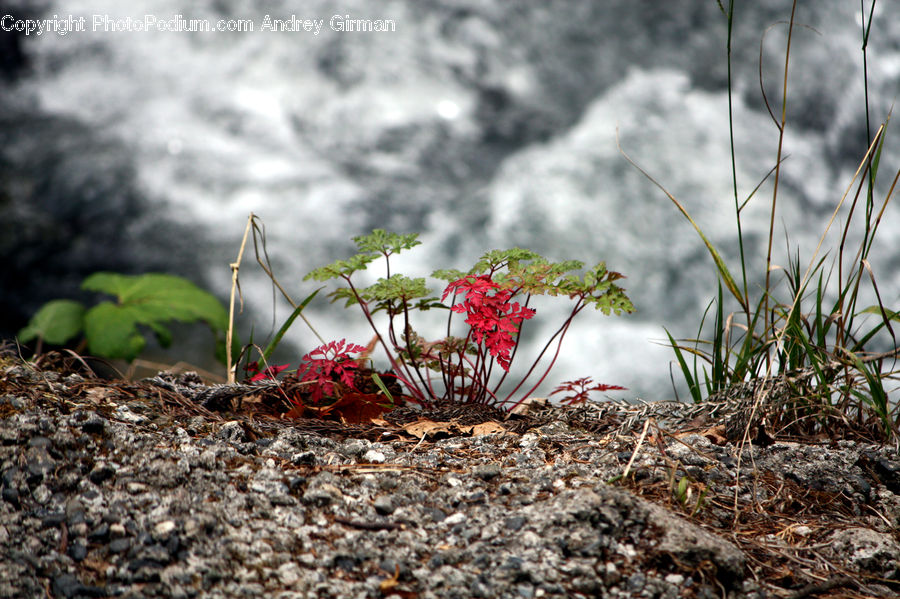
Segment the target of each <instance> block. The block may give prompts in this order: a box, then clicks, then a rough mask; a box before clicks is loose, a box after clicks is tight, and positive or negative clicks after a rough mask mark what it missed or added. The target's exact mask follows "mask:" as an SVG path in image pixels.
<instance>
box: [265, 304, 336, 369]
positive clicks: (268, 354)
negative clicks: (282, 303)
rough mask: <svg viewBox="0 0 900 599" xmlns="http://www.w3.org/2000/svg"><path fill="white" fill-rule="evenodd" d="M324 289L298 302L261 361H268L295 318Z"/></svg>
mask: <svg viewBox="0 0 900 599" xmlns="http://www.w3.org/2000/svg"><path fill="white" fill-rule="evenodd" d="M323 289H324V287H319V288H318V289H316V290H315V291H313V292H312V293H311V294H310V295H309V296H307V298H306V299H305V300H303V301H302V302H300V305H299V306H297V308H296V309H294V311H293V312H291V315H290V316H288V319H287V320H285V321H284V324H283V325H281V328H280V329H278V333H276V334H275V338H274V339H272V342H271V343H270V344H269V345H268V346H267V347H266V349H265V350H264V351H263V360H265V361H268V360H269V358H271V357H272V352H274V351H275V348H276V347H278V344H279V343H281V338H282V337H284V334H285V333H287V331H288V329H289V328H291V325H292V324H294V321H295V320H297V317H298V316H300V313H301V312H303V309H304V308H306V306H307V305H308V304H309V302H311V301H312V300H313V298H314V297H316V296H317V295H318V294H319V292H320V291H322V290H323Z"/></svg>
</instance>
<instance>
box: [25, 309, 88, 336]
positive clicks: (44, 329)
mask: <svg viewBox="0 0 900 599" xmlns="http://www.w3.org/2000/svg"><path fill="white" fill-rule="evenodd" d="M84 311H85V308H84V306H83V305H81V304H80V303H79V302H76V301H74V300H53V301H50V302H47V303H46V304H44V305H43V306H42V307H41V309H40V310H38V311H37V313H36V314H35V315H34V316H32V317H31V320H30V321H28V325H26V326H25V327H24V328H23V329H22V330H21V331H19V341H21V342H22V343H28V342H29V341H31V340H32V339H37V338H40V339H43V340H44V341H45V342H46V343H50V344H51V345H63V344H65V343H66V342H67V341H69V340H70V339H72V338H73V337H75V336H76V335H78V333H80V332H81V330H82V328H83V327H84Z"/></svg>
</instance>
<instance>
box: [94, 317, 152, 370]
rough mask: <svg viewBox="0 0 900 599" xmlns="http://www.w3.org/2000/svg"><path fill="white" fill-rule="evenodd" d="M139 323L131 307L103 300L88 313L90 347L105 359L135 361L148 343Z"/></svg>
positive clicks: (95, 353)
mask: <svg viewBox="0 0 900 599" xmlns="http://www.w3.org/2000/svg"><path fill="white" fill-rule="evenodd" d="M137 322H138V321H137V320H136V319H135V314H134V312H133V311H132V310H131V309H130V308H128V307H123V306H117V305H116V304H113V303H112V302H101V303H100V304H98V305H96V306H94V307H93V308H91V309H90V310H88V311H87V314H85V315H84V331H85V335H86V336H87V339H88V349H89V350H90V352H91V353H92V354H94V355H97V356H102V357H104V358H111V359H117V358H118V359H122V360H128V361H129V362H130V361H131V360H134V359H135V358H137V357H138V355H139V354H140V353H141V352H142V351H143V350H144V346H145V345H146V341H145V340H144V337H143V335H141V334H140V332H138V329H137Z"/></svg>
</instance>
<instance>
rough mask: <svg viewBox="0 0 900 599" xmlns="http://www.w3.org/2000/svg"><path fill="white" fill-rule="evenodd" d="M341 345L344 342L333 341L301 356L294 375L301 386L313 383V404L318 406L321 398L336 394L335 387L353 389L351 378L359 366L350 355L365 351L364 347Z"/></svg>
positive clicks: (351, 344)
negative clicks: (301, 361) (301, 362)
mask: <svg viewBox="0 0 900 599" xmlns="http://www.w3.org/2000/svg"><path fill="white" fill-rule="evenodd" d="M344 343H345V341H344V339H341V340H340V341H332V342H331V343H327V344H325V345H322V346H319V347H317V348H316V349H314V350H312V351H311V352H309V353H308V354H306V355H305V356H303V364H301V366H300V368H299V369H298V370H297V376H298V378H299V379H300V382H301V383H312V384H313V391H312V394H311V399H312V402H313V403H314V404H318V403H320V402H321V400H322V396H331V395H335V387H336V386H337V385H343V386H344V387H345V388H346V389H351V390H355V386H354V382H353V377H354V374H355V372H356V369H357V367H358V366H359V364H357V363H356V362H355V361H354V360H353V359H352V358H351V357H350V354H352V353H358V352H364V351H366V348H365V347H364V346H362V345H356V344H353V343H350V344H347V345H346V346H345V345H344Z"/></svg>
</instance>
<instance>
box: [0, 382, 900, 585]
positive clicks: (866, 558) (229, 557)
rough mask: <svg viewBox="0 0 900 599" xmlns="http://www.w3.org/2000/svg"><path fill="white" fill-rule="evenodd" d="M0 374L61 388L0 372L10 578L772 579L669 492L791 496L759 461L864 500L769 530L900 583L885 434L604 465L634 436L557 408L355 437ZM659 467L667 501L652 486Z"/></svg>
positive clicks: (627, 451)
mask: <svg viewBox="0 0 900 599" xmlns="http://www.w3.org/2000/svg"><path fill="white" fill-rule="evenodd" d="M45 374H46V373H45ZM3 377H5V379H7V380H8V379H10V378H11V377H16V378H17V380H19V381H20V382H21V380H23V379H27V378H28V377H32V378H34V384H35V385H49V387H48V388H49V389H51V390H52V391H53V393H52V394H43V395H42V394H39V393H31V394H7V395H3V394H2V393H3V391H2V390H0V487H2V500H0V597H10V598H11V597H47V596H51V597H65V598H78V597H179V598H180V597H185V598H188V597H204V598H220V597H221V598H224V597H257V596H266V597H272V598H277V599H288V598H302V597H335V598H338V597H340V598H356V597H358V598H368V597H398V598H401V599H406V598H412V597H415V598H421V599H430V598H454V597H458V598H468V597H504V598H517V599H521V598H524V599H528V598H532V597H535V598H537V597H608V598H620V597H621V598H626V597H647V598H673V599H674V598H676V597H697V598H706V597H709V598H713V597H723V596H725V597H729V598H732V599H743V598H746V599H751V598H757V597H758V598H762V597H766V596H769V594H768V593H767V590H766V584H765V583H766V582H767V581H765V580H763V581H760V580H757V579H756V578H757V577H755V576H754V574H753V572H754V570H753V567H752V566H753V562H752V560H751V559H750V558H749V557H748V553H747V551H748V549H747V547H746V546H738V545H737V544H736V542H737V541H735V540H734V538H733V535H731V534H730V533H728V532H721V531H720V532H716V530H715V527H714V526H711V525H710V523H715V522H716V521H717V519H718V520H722V521H725V520H728V519H729V518H733V513H732V512H731V511H730V510H729V509H728V507H729V506H728V505H725V502H722V504H721V505H720V504H719V502H709V503H707V504H705V505H703V509H702V512H703V514H704V518H705V519H692V518H691V517H690V516H689V514H690V513H691V512H692V511H693V508H692V506H693V505H694V502H696V501H697V496H698V495H682V496H681V497H682V498H684V497H687V498H688V500H687V501H681V500H680V499H679V500H675V499H672V498H673V496H674V494H673V492H672V491H671V484H670V482H668V481H669V480H670V477H672V476H676V477H677V478H676V480H677V479H680V478H682V477H690V478H691V484H690V485H688V490H693V491H696V492H697V493H698V494H699V491H700V488H701V487H700V485H704V486H705V487H706V488H707V491H708V492H711V491H710V490H711V489H714V488H720V489H722V490H723V492H724V493H725V494H726V496H727V494H728V493H733V492H734V491H733V490H734V489H735V488H738V489H739V494H741V493H747V494H752V493H756V495H755V496H753V497H750V499H749V500H748V501H749V502H750V503H751V504H752V502H757V503H758V504H760V502H763V503H764V502H765V501H766V500H767V497H769V498H772V497H776V496H777V497H776V498H781V495H779V494H778V493H776V492H774V491H772V490H771V489H773V488H775V487H767V486H766V485H759V484H739V485H738V487H735V486H734V484H735V478H736V477H737V475H738V473H739V472H741V473H743V474H742V476H743V477H744V478H745V479H746V480H747V481H748V483H749V482H750V481H753V480H754V472H756V473H757V474H758V473H759V472H761V471H765V472H778V473H781V474H778V477H780V478H777V479H778V480H779V481H781V483H782V487H785V485H787V486H788V487H789V488H809V489H813V490H814V491H815V492H816V493H819V494H830V495H829V496H830V497H836V496H841V497H845V498H848V500H847V501H848V502H847V505H848V506H856V509H857V511H858V512H859V514H858V518H857V520H855V521H854V522H855V525H854V526H840V527H837V528H839V530H835V527H831V528H829V527H828V526H824V525H821V522H819V521H816V520H812V521H810V522H809V523H807V524H806V528H807V530H806V531H805V535H804V534H802V533H803V532H804V531H802V530H800V529H799V527H796V526H795V529H796V530H794V529H792V535H793V536H789V535H777V534H773V535H772V538H771V540H769V541H767V542H771V543H782V544H787V545H790V544H791V542H792V540H793V541H796V542H794V544H795V545H796V544H797V543H799V542H801V541H802V542H803V543H808V544H810V545H815V546H816V547H818V544H819V543H820V541H822V540H823V539H825V540H830V542H831V545H832V546H833V551H834V552H833V554H828V553H827V550H828V548H825V549H823V550H822V551H823V552H822V553H821V555H822V556H824V557H823V559H832V560H843V562H844V565H845V566H846V567H848V568H853V569H854V571H855V572H857V573H859V575H860V576H862V577H865V576H872V577H875V576H877V577H880V578H882V579H883V580H887V581H888V582H887V583H885V582H882V583H880V584H881V585H882V586H880V587H879V586H878V585H877V584H875V583H872V584H871V585H870V586H868V587H866V590H867V592H869V593H870V594H872V595H874V596H885V597H890V596H896V595H895V594H891V593H896V592H897V588H900V587H897V586H893V587H891V586H890V584H891V583H890V581H898V580H900V557H898V556H900V538H898V534H897V530H898V525H900V500H898V496H897V490H898V487H897V483H898V480H900V478H898V476H900V475H898V472H900V468H898V465H900V460H898V458H897V455H896V453H895V452H892V451H891V450H889V449H887V448H883V447H879V446H869V445H863V444H852V443H850V442H841V443H843V445H841V444H836V445H834V446H831V447H828V446H802V445H797V444H784V443H776V444H774V445H772V446H770V447H767V448H754V449H753V450H752V451H753V453H752V454H750V453H749V452H748V453H746V454H745V455H744V456H743V460H742V463H741V466H740V468H741V470H738V464H737V461H738V460H737V459H736V457H735V456H736V452H735V449H734V447H733V446H732V445H730V444H727V445H723V446H719V445H715V444H713V443H712V442H711V441H710V439H709V438H707V437H704V436H702V435H691V436H687V437H684V438H681V439H677V440H676V439H668V440H667V441H665V442H664V443H662V444H663V451H660V449H659V447H657V446H656V444H644V445H643V446H642V447H641V448H640V450H639V451H638V453H637V456H636V459H635V460H634V463H633V465H632V470H633V471H634V473H633V478H629V479H628V484H624V483H623V481H621V480H620V481H619V482H618V483H616V482H615V481H613V483H612V484H611V483H610V482H609V481H610V480H612V479H614V478H615V477H617V476H619V475H621V474H622V472H623V470H624V467H625V464H626V463H627V462H628V460H629V459H630V458H631V454H632V452H633V451H634V449H635V443H634V439H631V440H630V441H624V440H619V441H611V440H609V439H606V438H603V437H602V436H601V435H598V434H594V433H586V432H585V431H582V430H577V429H572V428H570V427H568V426H566V425H564V424H562V423H561V422H554V423H551V424H547V425H545V426H542V427H540V428H536V429H532V430H530V431H528V432H526V433H525V434H522V435H518V434H505V435H504V434H494V435H484V436H469V437H466V436H456V437H449V438H444V439H439V440H433V441H428V440H425V441H421V440H419V439H409V438H403V437H402V435H393V436H392V437H391V438H389V439H388V438H386V439H385V440H384V441H382V442H378V441H370V440H365V439H352V438H351V439H340V438H333V437H329V436H322V435H318V434H311V433H308V432H304V431H303V430H302V427H298V426H297V425H295V424H292V423H291V422H284V423H280V424H269V425H267V426H262V425H259V424H254V423H253V422H248V421H247V420H246V419H236V420H231V421H220V420H216V419H212V418H205V417H202V416H199V415H197V416H191V417H188V416H184V415H178V416H177V417H170V418H165V417H162V416H161V410H160V409H159V406H158V405H154V404H153V402H152V400H151V399H148V398H136V397H127V396H123V394H116V393H108V394H99V393H94V394H91V393H88V392H85V391H84V384H83V381H78V380H76V379H71V378H70V379H61V378H57V379H56V381H55V382H54V381H53V380H48V378H47V377H46V376H40V377H39V376H37V375H35V374H34V373H31V372H29V371H28V370H27V369H24V368H21V367H14V368H7V369H6V371H5V372H4V374H3ZM51 378H52V377H51ZM75 387H78V388H79V389H80V391H79V393H77V394H75V393H70V394H69V396H67V395H66V393H65V391H66V389H67V388H69V389H74V388H75ZM49 395H52V397H48V396H49ZM751 458H752V459H751ZM828 464H833V465H834V468H835V472H832V473H831V474H827V473H825V470H823V469H827V465H828ZM673 468H674V470H673ZM873 473H875V474H873ZM878 473H881V474H878ZM756 480H757V482H759V478H757V479H756ZM660 485H668V486H667V487H666V488H667V489H668V490H667V492H666V494H665V499H664V500H662V501H661V500H660V498H659V496H656V497H655V498H654V497H651V496H650V495H651V493H650V491H651V490H653V489H656V488H660ZM717 486H718V487H717ZM892 486H893V490H891V487H892ZM767 489H768V490H767ZM644 492H646V494H647V497H648V499H654V501H653V502H651V501H649V500H648V499H645V498H642V497H640V496H639V495H641V494H644ZM766 493H768V494H769V495H768V496H766ZM823 496H824V495H823ZM816 497H818V495H817V496H816ZM679 502H680V503H679ZM848 509H849V510H850V512H852V507H849V508H848ZM799 510H800V508H799V507H797V508H795V511H799ZM851 515H852V514H851ZM827 535H834V538H833V539H828V537H827ZM817 555H818V554H817ZM768 582H772V581H768ZM800 582H802V580H800V579H798V580H795V581H794V584H795V585H799V584H800ZM885 585H887V586H885ZM882 592H884V593H886V594H883V595H880V593H882Z"/></svg>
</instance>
